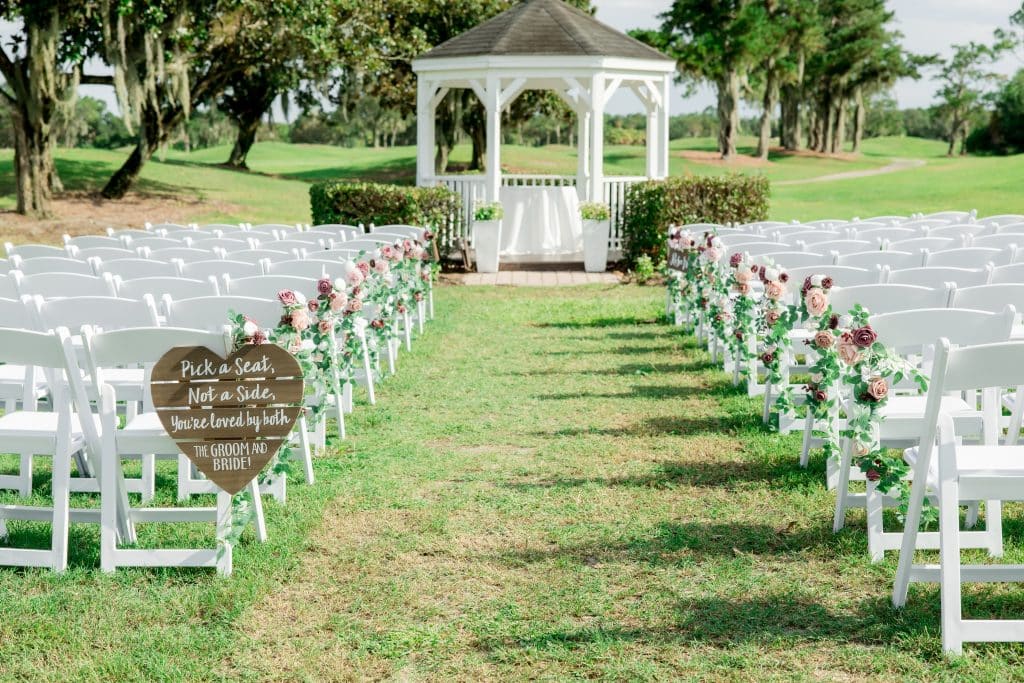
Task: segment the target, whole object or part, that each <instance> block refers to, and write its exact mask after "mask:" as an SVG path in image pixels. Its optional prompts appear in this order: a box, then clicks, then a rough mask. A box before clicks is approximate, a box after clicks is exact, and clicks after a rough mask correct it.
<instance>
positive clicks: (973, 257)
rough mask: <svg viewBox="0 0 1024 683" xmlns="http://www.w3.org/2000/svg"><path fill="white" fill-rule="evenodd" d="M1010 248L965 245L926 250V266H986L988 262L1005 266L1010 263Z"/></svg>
mask: <svg viewBox="0 0 1024 683" xmlns="http://www.w3.org/2000/svg"><path fill="white" fill-rule="evenodd" d="M1010 257H1011V253H1010V251H1009V250H1008V249H996V248H993V247H964V248H962V249H947V250H945V251H936V252H931V251H925V254H924V265H925V266H948V267H952V268H984V267H985V266H986V265H988V264H993V265H996V266H1005V265H1006V264H1008V263H1010Z"/></svg>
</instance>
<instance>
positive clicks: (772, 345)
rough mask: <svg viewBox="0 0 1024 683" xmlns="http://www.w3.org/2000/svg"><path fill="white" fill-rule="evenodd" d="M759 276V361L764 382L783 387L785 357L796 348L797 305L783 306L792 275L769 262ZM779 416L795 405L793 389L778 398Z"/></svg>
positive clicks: (776, 403)
mask: <svg viewBox="0 0 1024 683" xmlns="http://www.w3.org/2000/svg"><path fill="white" fill-rule="evenodd" d="M758 277H759V278H760V280H761V282H762V283H763V285H764V295H763V296H762V297H761V300H760V302H759V304H758V307H757V311H756V314H755V333H756V334H757V338H758V342H759V343H758V348H757V351H758V358H759V360H760V361H761V363H762V364H763V365H764V367H765V370H766V377H765V383H766V384H768V385H769V386H780V385H781V384H782V382H783V380H784V379H785V378H784V377H783V374H782V361H783V358H785V357H786V356H788V355H789V353H790V351H791V350H792V348H793V341H792V339H791V337H790V331H791V330H792V329H793V326H794V324H795V322H796V320H797V318H798V315H799V313H798V311H797V307H796V306H787V305H786V304H785V303H783V299H784V298H785V296H786V288H787V284H788V283H789V273H787V272H786V271H785V269H783V268H780V267H779V266H777V265H775V263H773V262H766V263H764V264H763V265H761V266H760V268H759V269H758ZM775 405H776V407H777V408H778V409H779V413H780V414H783V413H784V412H788V409H789V408H790V407H791V406H792V397H791V395H790V388H789V387H785V388H784V389H783V391H781V392H780V393H779V396H777V397H776V400H775Z"/></svg>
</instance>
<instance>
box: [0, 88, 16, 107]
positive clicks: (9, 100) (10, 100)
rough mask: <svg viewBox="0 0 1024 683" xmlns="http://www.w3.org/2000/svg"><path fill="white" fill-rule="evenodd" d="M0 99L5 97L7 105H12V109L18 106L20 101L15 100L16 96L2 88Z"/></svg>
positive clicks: (0, 89)
mask: <svg viewBox="0 0 1024 683" xmlns="http://www.w3.org/2000/svg"><path fill="white" fill-rule="evenodd" d="M0 97H3V98H4V99H5V100H7V103H8V104H10V105H11V106H12V107H13V106H14V105H16V104H18V100H16V99H14V95H12V94H11V93H9V92H7V91H6V90H4V89H3V88H0Z"/></svg>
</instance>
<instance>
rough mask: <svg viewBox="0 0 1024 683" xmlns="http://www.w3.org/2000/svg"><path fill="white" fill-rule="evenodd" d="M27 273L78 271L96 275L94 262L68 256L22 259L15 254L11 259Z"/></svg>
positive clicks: (19, 268) (81, 273)
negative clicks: (93, 266)
mask: <svg viewBox="0 0 1024 683" xmlns="http://www.w3.org/2000/svg"><path fill="white" fill-rule="evenodd" d="M11 261H13V262H14V264H15V265H16V266H17V269H18V270H20V271H21V272H22V273H24V274H25V275H38V274H40V273H78V274H80V275H94V274H95V271H94V270H93V268H92V264H91V263H89V262H88V261H82V260H79V259H76V258H70V257H67V256H38V257H36V258H30V259H22V258H21V257H20V256H19V255H17V254H15V255H14V258H12V259H11Z"/></svg>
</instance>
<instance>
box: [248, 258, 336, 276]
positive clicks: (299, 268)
mask: <svg viewBox="0 0 1024 683" xmlns="http://www.w3.org/2000/svg"><path fill="white" fill-rule="evenodd" d="M328 263H334V264H335V265H340V263H339V262H330V261H325V260H323V259H310V260H301V259H300V260H296V261H278V262H277V263H273V262H270V261H267V262H266V264H265V265H264V270H265V271H266V274H267V275H294V276H297V277H304V278H316V279H319V278H321V277H323V276H324V274H325V272H326V265H327V264H328Z"/></svg>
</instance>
